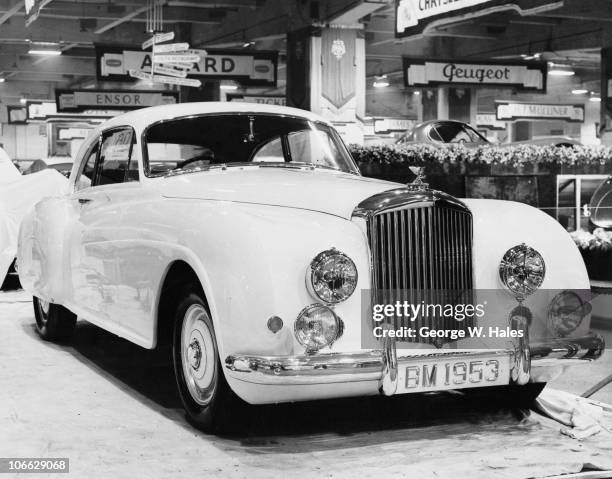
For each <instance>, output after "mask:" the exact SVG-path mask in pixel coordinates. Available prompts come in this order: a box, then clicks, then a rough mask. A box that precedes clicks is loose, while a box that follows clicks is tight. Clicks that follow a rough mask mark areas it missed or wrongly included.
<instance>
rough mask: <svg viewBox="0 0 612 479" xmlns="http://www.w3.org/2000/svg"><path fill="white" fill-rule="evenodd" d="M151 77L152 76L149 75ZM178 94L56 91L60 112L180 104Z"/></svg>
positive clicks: (123, 91) (128, 108)
mask: <svg viewBox="0 0 612 479" xmlns="http://www.w3.org/2000/svg"><path fill="white" fill-rule="evenodd" d="M149 76H150V75H149ZM178 101H179V96H178V93H177V92H170V91H150V90H149V91H147V90H143V91H141V90H56V91H55V102H56V105H57V111H58V112H73V111H83V110H87V109H95V108H101V109H108V110H114V109H117V110H135V109H138V108H145V107H148V106H157V105H169V104H174V103H178Z"/></svg>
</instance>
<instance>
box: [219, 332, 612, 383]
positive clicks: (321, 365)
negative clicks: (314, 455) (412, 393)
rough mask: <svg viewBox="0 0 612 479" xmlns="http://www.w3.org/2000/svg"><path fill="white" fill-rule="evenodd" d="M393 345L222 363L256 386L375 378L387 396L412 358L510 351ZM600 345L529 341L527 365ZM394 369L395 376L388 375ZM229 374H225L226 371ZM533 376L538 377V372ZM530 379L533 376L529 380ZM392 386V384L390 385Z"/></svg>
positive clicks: (563, 359) (232, 358)
mask: <svg viewBox="0 0 612 479" xmlns="http://www.w3.org/2000/svg"><path fill="white" fill-rule="evenodd" d="M394 346H395V345H394V344H392V343H387V345H386V348H385V349H386V351H383V350H371V351H360V352H355V353H325V354H321V353H319V354H314V355H300V356H251V355H240V354H237V355H229V356H228V357H227V358H226V359H225V367H226V368H227V369H228V370H229V371H232V373H234V374H235V377H237V378H238V379H242V380H245V381H249V382H253V383H260V384H322V383H337V382H353V381H368V380H371V381H378V382H379V385H380V386H385V385H386V388H385V389H384V390H383V391H382V392H383V393H384V394H387V393H388V392H389V393H391V394H393V392H392V391H393V383H394V382H395V383H397V368H398V367H399V366H403V365H405V364H407V363H410V362H412V361H423V359H426V358H435V359H438V358H443V357H451V358H460V357H479V356H491V355H500V356H513V355H514V351H512V350H491V351H483V350H474V351H455V350H432V352H431V353H426V354H407V355H402V356H397V351H395V352H394V351H393V350H395V347H394ZM604 348H605V343H604V340H603V338H602V337H601V336H599V335H595V334H592V335H589V336H584V337H581V338H574V339H569V338H561V339H551V340H548V341H542V342H539V343H534V344H532V346H531V348H530V355H531V363H532V366H533V367H534V368H538V370H543V369H544V370H545V369H547V368H552V369H554V368H557V367H558V366H573V365H577V364H581V363H583V362H587V361H593V360H595V359H597V358H599V357H600V356H601V355H602V353H603V351H604ZM394 372H395V374H394ZM232 373H230V374H232ZM538 377H539V376H538ZM531 379H532V380H535V378H534V377H532V378H531ZM395 386H396V387H397V384H395Z"/></svg>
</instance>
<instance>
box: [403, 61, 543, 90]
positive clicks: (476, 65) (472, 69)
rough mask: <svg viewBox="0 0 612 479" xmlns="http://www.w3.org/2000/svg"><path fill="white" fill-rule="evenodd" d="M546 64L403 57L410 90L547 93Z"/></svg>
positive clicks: (406, 81)
mask: <svg viewBox="0 0 612 479" xmlns="http://www.w3.org/2000/svg"><path fill="white" fill-rule="evenodd" d="M547 68H548V67H547V64H546V62H495V61H490V60H482V61H479V60H472V61H469V62H467V61H453V60H425V59H422V58H406V57H404V82H405V85H406V86H409V87H427V86H436V85H491V86H498V87H504V86H505V87H513V88H516V89H519V90H532V91H540V92H543V91H546V76H547Z"/></svg>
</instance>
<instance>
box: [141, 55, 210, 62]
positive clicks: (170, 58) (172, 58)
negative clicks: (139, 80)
mask: <svg viewBox="0 0 612 479" xmlns="http://www.w3.org/2000/svg"><path fill="white" fill-rule="evenodd" d="M152 58H153V63H173V62H175V63H196V62H199V61H200V60H201V57H200V55H194V54H188V55H186V54H183V53H172V54H168V55H153V57H152Z"/></svg>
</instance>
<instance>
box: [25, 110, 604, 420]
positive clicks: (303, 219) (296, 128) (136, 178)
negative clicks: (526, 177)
mask: <svg viewBox="0 0 612 479" xmlns="http://www.w3.org/2000/svg"><path fill="white" fill-rule="evenodd" d="M69 190H70V191H69V193H68V194H67V195H64V196H59V197H56V198H51V199H46V200H44V201H42V202H40V203H38V204H37V205H36V207H35V209H34V210H33V211H32V212H31V213H30V214H29V215H28V217H27V218H26V219H25V220H24V221H23V223H22V228H21V231H20V237H19V254H18V270H19V274H20V279H21V282H22V284H23V286H24V288H25V289H26V290H27V291H29V292H30V293H31V294H32V295H33V296H34V312H35V316H36V325H37V328H38V331H39V333H40V335H41V336H42V337H43V338H44V339H49V340H60V339H66V338H68V337H69V336H70V335H71V334H72V331H73V328H74V325H75V321H76V318H77V317H79V318H82V319H84V320H87V321H90V322H91V323H94V324H96V325H98V326H100V327H101V328H103V329H105V330H108V331H110V332H112V333H114V334H117V335H119V336H121V337H123V338H126V339H128V340H129V341H132V342H134V343H136V344H138V345H140V346H142V347H144V348H155V347H157V346H158V345H160V344H163V343H164V342H171V343H172V345H173V348H172V350H173V353H172V361H173V362H174V367H175V373H176V379H177V384H178V389H179V392H180V395H181V398H182V401H183V404H184V407H185V410H186V411H187V415H188V418H189V419H190V420H191V422H192V423H193V424H195V425H196V426H197V427H200V428H203V429H207V430H216V429H217V428H220V427H223V426H224V425H226V424H227V423H228V422H230V423H231V421H232V418H235V417H237V416H234V415H233V414H232V412H231V411H232V408H239V406H240V401H239V400H237V398H240V399H241V400H243V401H246V402H247V403H251V404H266V403H278V402H289V401H304V400H313V399H323V398H333V397H346V396H360V395H373V394H385V395H393V394H404V393H414V392H424V391H438V390H445V389H459V388H480V387H485V386H498V387H502V388H505V389H504V390H506V391H508V392H511V393H514V394H517V397H523V398H529V397H533V396H535V395H537V394H538V393H539V391H540V390H541V388H542V387H543V384H544V383H545V382H546V381H547V380H549V379H550V378H552V377H554V376H555V375H556V374H558V373H559V372H561V371H562V369H563V368H564V367H566V366H567V365H570V364H574V363H581V362H582V363H584V362H586V361H580V360H591V359H596V358H597V357H599V356H600V355H601V353H602V350H603V347H604V345H603V341H602V340H601V338H600V337H598V336H594V335H590V334H589V320H590V311H589V310H588V308H587V306H588V304H587V303H586V302H585V301H584V300H583V298H580V297H579V295H578V294H577V293H575V292H574V291H583V290H588V289H589V280H588V277H587V274H586V270H585V267H584V264H583V262H582V259H581V257H580V254H579V252H578V250H577V248H576V246H575V245H574V243H573V241H572V239H571V238H570V236H569V235H568V234H567V233H566V232H565V231H564V230H563V228H562V227H561V226H560V225H559V224H558V223H556V222H555V221H554V220H553V219H552V218H551V217H549V216H547V215H546V214H544V213H542V212H540V211H538V210H536V209H534V208H531V207H529V206H526V205H524V204H518V203H511V202H503V201H491V200H462V201H460V200H457V199H455V198H452V197H450V196H448V195H445V194H443V193H441V192H437V191H432V190H430V189H429V188H428V187H427V185H425V184H423V183H422V182H421V181H416V182H415V183H414V184H410V185H402V184H397V183H390V182H385V181H379V180H375V179H370V178H364V177H362V176H361V174H360V172H359V170H358V169H357V167H356V166H355V164H354V162H353V160H352V158H351V156H350V154H349V153H348V151H347V149H346V147H345V146H344V144H343V143H342V141H341V140H340V137H339V135H338V134H337V132H336V131H335V130H334V129H333V128H332V127H331V126H330V124H329V123H327V122H326V121H325V120H323V119H322V118H320V117H318V116H316V115H314V114H311V113H309V112H307V111H302V110H297V109H292V108H284V107H276V106H266V105H253V104H246V103H245V104H240V103H235V102H231V103H214V102H209V103H187V104H179V105H172V106H160V107H154V108H147V109H142V110H139V111H136V112H132V113H127V114H125V115H121V116H118V117H116V118H113V119H112V120H110V121H108V122H107V123H105V124H103V125H101V126H100V127H99V128H98V129H97V131H95V134H94V135H93V136H92V137H90V139H89V140H88V141H86V142H85V143H84V145H83V147H82V149H81V152H80V153H79V156H78V159H77V161H76V162H75V165H74V167H73V170H72V173H71V176H70V185H69ZM394 289H397V290H403V291H425V294H428V295H429V296H427V297H428V298H429V299H430V300H431V299H432V297H433V296H435V295H436V294H437V293H436V292H435V290H436V289H438V290H442V289H443V290H447V291H450V290H459V291H462V292H464V293H469V294H472V292H474V293H476V292H478V291H484V290H491V291H492V293H491V294H492V295H493V296H492V297H494V299H495V302H496V305H495V307H496V308H502V310H503V311H505V312H504V313H503V314H499V315H489V316H487V318H485V319H482V320H479V321H480V324H482V325H483V326H486V327H489V326H494V325H496V327H498V328H499V329H500V330H502V331H506V332H509V336H512V338H506V339H503V341H501V342H497V343H495V346H494V347H487V346H486V345H485V343H486V342H487V341H483V340H481V339H478V338H477V339H474V338H463V339H461V340H457V339H456V338H451V337H446V338H442V339H441V338H440V337H439V336H437V335H436V336H435V337H432V336H431V335H428V332H431V331H432V330H433V328H432V327H431V326H432V323H431V322H430V323H426V322H424V320H423V319H422V318H416V319H415V320H414V321H412V322H408V323H406V322H405V321H404V322H402V319H401V318H398V316H397V315H396V316H394V317H393V320H394V321H395V323H394V326H395V327H396V329H395V330H396V331H397V330H400V329H401V328H402V327H406V326H407V325H408V324H412V325H414V326H418V328H417V329H418V330H419V331H421V332H422V333H423V336H422V337H420V338H419V339H417V340H403V339H402V338H401V337H400V336H399V335H398V336H396V337H395V338H394V337H392V335H390V333H389V334H387V333H385V336H384V337H378V336H376V334H377V333H376V332H375V330H376V331H378V333H380V332H381V330H377V329H376V327H372V326H377V325H378V324H379V323H378V319H376V320H375V322H374V324H372V321H371V320H372V319H373V316H371V315H370V316H368V315H369V314H370V313H371V310H373V308H374V306H376V305H375V304H374V303H376V301H378V299H379V298H380V296H379V292H380V291H383V292H384V291H386V290H394ZM537 291H543V292H545V293H546V294H544V295H540V296H538V295H537ZM553 292H554V294H553ZM434 299H435V298H434ZM438 299H440V297H438ZM455 303H456V302H455ZM455 303H453V305H452V306H456V304H455ZM373 304H374V306H373ZM505 308H508V309H505ZM517 308H518V309H517ZM509 312H510V314H508V313H509ZM363 317H365V320H362V318H363ZM368 318H369V319H368ZM452 320H456V321H460V318H458V317H457V318H453V317H451V318H447V321H446V322H445V323H444V324H445V325H446V326H447V329H449V330H450V329H452V328H448V321H451V322H452ZM398 323H400V324H398ZM477 323H478V321H472V322H460V323H459V325H458V326H457V327H456V328H455V329H457V330H458V331H460V330H461V331H465V330H466V327H464V325H466V324H471V325H472V326H474V325H475V324H477ZM380 324H383V323H382V322H381V323H380ZM384 324H385V325H386V327H385V328H383V329H384V330H385V331H388V330H389V329H390V326H391V323H389V322H386V323H384ZM428 325H429V326H428ZM442 332H443V333H444V331H442ZM519 333H520V334H519ZM436 334H437V333H436ZM517 336H520V337H517Z"/></svg>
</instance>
